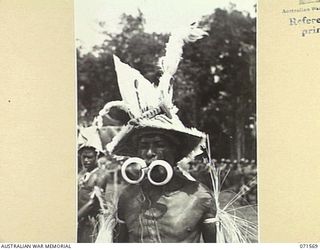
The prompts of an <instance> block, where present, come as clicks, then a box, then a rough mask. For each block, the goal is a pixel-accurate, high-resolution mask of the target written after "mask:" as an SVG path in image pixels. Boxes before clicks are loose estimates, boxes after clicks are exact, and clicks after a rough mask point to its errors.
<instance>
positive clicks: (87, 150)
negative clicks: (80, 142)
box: [82, 149, 96, 156]
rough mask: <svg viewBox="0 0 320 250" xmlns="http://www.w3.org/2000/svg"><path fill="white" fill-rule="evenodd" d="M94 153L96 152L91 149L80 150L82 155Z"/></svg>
mask: <svg viewBox="0 0 320 250" xmlns="http://www.w3.org/2000/svg"><path fill="white" fill-rule="evenodd" d="M95 154H96V152H95V151H94V150H93V149H84V150H83V151H82V155H90V156H91V155H95Z"/></svg>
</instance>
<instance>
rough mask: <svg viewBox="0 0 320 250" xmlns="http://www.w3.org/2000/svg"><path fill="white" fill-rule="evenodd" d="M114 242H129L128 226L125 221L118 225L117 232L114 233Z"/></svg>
mask: <svg viewBox="0 0 320 250" xmlns="http://www.w3.org/2000/svg"><path fill="white" fill-rule="evenodd" d="M114 242H117V243H127V242H129V235H128V228H127V225H126V224H125V223H119V224H118V225H117V226H116V232H115V234H114Z"/></svg>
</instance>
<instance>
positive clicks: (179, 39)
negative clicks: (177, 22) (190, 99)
mask: <svg viewBox="0 0 320 250" xmlns="http://www.w3.org/2000/svg"><path fill="white" fill-rule="evenodd" d="M206 35H208V33H207V32H206V31H204V30H203V29H200V28H198V27H197V24H196V23H193V24H192V25H190V26H189V27H188V28H187V29H181V30H179V31H178V32H175V33H173V34H172V35H171V36H170V38H169V41H168V43H167V44H166V53H165V55H164V56H163V57H161V58H160V59H159V66H160V68H161V71H162V76H161V77H160V79H159V87H158V89H159V92H160V93H161V99H162V101H163V102H164V104H165V105H166V106H167V107H169V108H170V107H172V105H173V103H172V96H173V88H172V84H171V83H170V80H171V78H172V76H173V75H174V74H175V72H176V71H177V68H178V65H179V63H180V60H181V59H182V53H183V45H184V44H185V43H190V42H195V41H197V40H199V39H201V38H202V37H204V36H206Z"/></svg>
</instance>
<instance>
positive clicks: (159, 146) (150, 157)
mask: <svg viewBox="0 0 320 250" xmlns="http://www.w3.org/2000/svg"><path fill="white" fill-rule="evenodd" d="M176 153H177V152H176V146H175V145H174V144H173V143H172V142H171V141H170V140H169V139H168V138H167V137H165V136H163V135H161V134H148V135H144V136H142V137H140V140H139V142H138V156H139V157H140V158H142V159H143V160H145V161H146V163H147V165H150V163H151V162H153V161H155V160H164V161H167V162H168V163H169V164H170V165H171V166H173V165H174V164H175V163H176V161H175V159H176Z"/></svg>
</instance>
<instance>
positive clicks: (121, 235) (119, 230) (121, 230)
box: [114, 191, 129, 243]
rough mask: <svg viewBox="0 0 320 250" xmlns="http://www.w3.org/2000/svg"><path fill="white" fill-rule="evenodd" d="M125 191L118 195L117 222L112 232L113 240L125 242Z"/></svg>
mask: <svg viewBox="0 0 320 250" xmlns="http://www.w3.org/2000/svg"><path fill="white" fill-rule="evenodd" d="M124 196H125V191H124V192H123V193H122V194H121V195H120V197H119V201H118V224H117V226H116V228H115V229H116V230H115V234H114V242H119V243H126V242H129V232H128V227H127V225H126V223H125V221H124V210H125V200H126V198H125V197H124Z"/></svg>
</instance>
